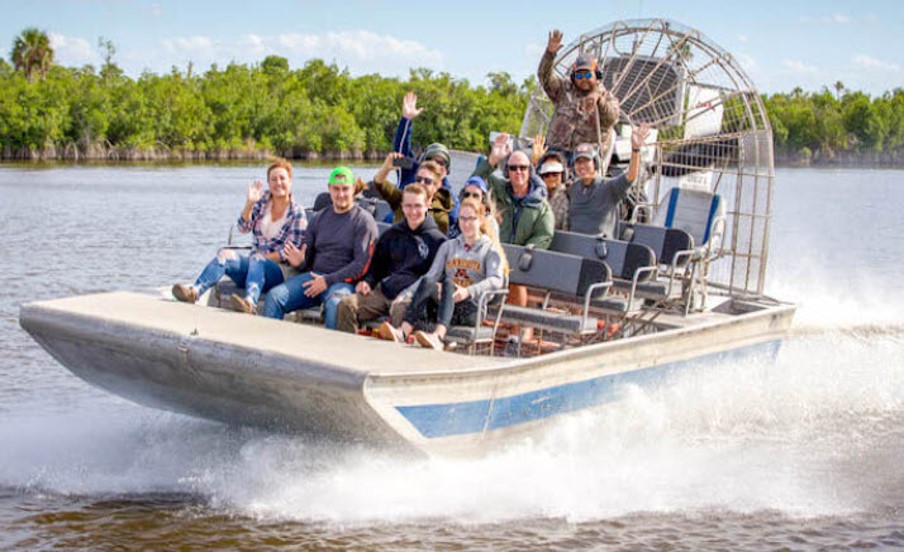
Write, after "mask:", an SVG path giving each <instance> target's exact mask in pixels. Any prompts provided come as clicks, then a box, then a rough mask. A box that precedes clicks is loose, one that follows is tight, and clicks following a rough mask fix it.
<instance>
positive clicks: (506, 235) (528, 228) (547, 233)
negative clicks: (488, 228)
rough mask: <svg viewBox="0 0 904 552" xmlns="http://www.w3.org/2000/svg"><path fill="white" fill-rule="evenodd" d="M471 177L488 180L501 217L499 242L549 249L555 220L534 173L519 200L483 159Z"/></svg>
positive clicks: (540, 183) (508, 185) (543, 190)
mask: <svg viewBox="0 0 904 552" xmlns="http://www.w3.org/2000/svg"><path fill="white" fill-rule="evenodd" d="M474 174H475V175H477V176H480V177H482V178H483V179H484V180H486V181H487V184H488V185H489V187H490V193H492V194H493V199H494V200H495V201H496V210H497V212H498V213H499V216H500V217H501V218H502V220H501V221H500V223H499V241H501V242H502V243H513V244H515V245H531V244H533V246H534V247H536V248H538V249H548V248H549V244H550V243H552V234H553V232H554V231H555V225H556V220H555V216H554V215H553V213H552V209H551V208H550V207H549V202H547V201H546V193H547V192H546V186H545V185H544V184H543V182H542V181H541V180H540V179H539V178H538V177H537V176H536V175H534V174H533V171H531V177H530V187H529V188H528V191H527V195H526V196H524V197H523V198H520V199H517V198H515V194H514V191H513V190H512V184H511V183H510V182H509V181H508V179H505V178H500V177H498V176H496V175H494V174H493V167H491V166H490V163H489V162H488V161H487V160H486V159H481V161H480V163H479V164H478V165H477V168H476V169H474Z"/></svg>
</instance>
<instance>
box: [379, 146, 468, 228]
mask: <svg viewBox="0 0 904 552" xmlns="http://www.w3.org/2000/svg"><path fill="white" fill-rule="evenodd" d="M402 157H404V156H403V155H402V154H401V153H396V152H392V153H390V154H389V155H387V156H386V159H384V160H383V165H381V166H380V169H379V170H378V171H377V173H376V174H375V175H374V179H373V181H372V182H371V184H370V185H369V186H370V187H372V188H373V189H375V190H376V191H377V192H378V193H379V194H380V197H382V198H383V199H384V200H386V202H387V203H389V206H390V207H392V222H393V224H395V223H397V222H400V221H402V220H404V218H405V214H404V213H403V212H402V190H401V189H399V188H398V187H397V186H396V185H395V184H393V183H392V182H390V181H389V178H388V177H389V173H390V172H393V171H395V170H396V167H394V166H393V164H392V163H393V161H394V160H396V159H401V158H402ZM412 182H414V183H417V184H420V185H421V186H423V187H424V189H426V190H427V194H428V197H427V205H429V206H430V208H429V210H428V212H427V214H428V215H430V216H431V217H433V220H434V221H435V222H436V225H437V226H438V227H439V231H440V232H442V233H443V234H448V232H449V221H450V213H451V212H452V210H453V208H454V207H455V202H454V201H453V200H452V194H451V193H450V192H449V190H447V189H445V188H443V187H442V186H443V170H442V168H441V167H440V166H439V165H438V164H437V163H436V162H435V161H424V162H423V163H421V164H420V165H419V166H418V168H417V172H416V173H415V177H414V180H413V181H412Z"/></svg>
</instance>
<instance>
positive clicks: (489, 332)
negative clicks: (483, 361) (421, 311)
mask: <svg viewBox="0 0 904 552" xmlns="http://www.w3.org/2000/svg"><path fill="white" fill-rule="evenodd" d="M494 336H495V331H494V328H493V327H492V326H479V327H478V328H477V329H476V331H475V329H474V328H473V327H472V326H452V327H451V328H448V329H447V330H446V341H455V342H456V343H474V342H475V341H487V342H489V341H492V340H493V337H494Z"/></svg>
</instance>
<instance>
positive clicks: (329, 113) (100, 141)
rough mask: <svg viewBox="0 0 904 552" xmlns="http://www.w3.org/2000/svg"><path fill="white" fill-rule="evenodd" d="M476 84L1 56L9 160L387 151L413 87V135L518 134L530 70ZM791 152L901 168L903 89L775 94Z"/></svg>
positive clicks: (783, 148) (282, 67) (312, 65)
mask: <svg viewBox="0 0 904 552" xmlns="http://www.w3.org/2000/svg"><path fill="white" fill-rule="evenodd" d="M487 77H488V81H487V82H488V84H487V85H472V84H471V83H470V82H468V81H467V80H464V79H456V78H454V77H453V76H452V75H450V74H448V73H435V72H433V71H431V70H429V69H417V70H413V71H411V73H410V75H409V77H408V78H407V79H405V80H402V79H398V78H387V77H382V76H379V75H364V76H360V77H352V76H351V75H349V73H348V71H347V70H344V69H340V68H339V67H337V66H336V65H335V64H327V63H325V62H323V61H322V60H318V59H314V60H311V61H309V62H308V63H307V64H305V66H304V67H302V68H300V69H296V70H292V69H290V68H289V64H288V61H287V60H286V59H285V58H282V57H279V56H269V57H267V58H265V59H264V60H263V61H262V62H260V63H259V64H253V65H245V64H238V63H232V64H230V65H228V66H226V67H225V68H220V67H217V66H216V65H214V66H212V67H211V68H210V69H209V70H208V71H206V72H204V73H203V74H197V73H194V72H193V70H192V68H191V66H189V68H188V69H187V70H186V71H182V70H180V69H177V68H175V67H174V68H173V70H172V71H171V72H170V73H168V74H165V75H157V74H154V73H150V72H146V73H144V74H142V75H141V76H140V77H139V78H138V79H133V78H130V77H128V76H126V75H124V74H123V73H122V71H121V70H120V69H119V68H118V67H117V66H116V65H115V64H113V63H111V62H109V61H108V63H106V64H104V66H103V67H101V69H100V70H99V71H98V70H96V69H95V68H94V67H92V66H85V67H82V68H68V67H62V66H59V65H53V66H51V67H50V68H49V69H48V70H47V72H46V74H44V75H43V78H39V79H32V82H30V80H29V78H27V76H26V74H25V73H24V72H22V71H16V70H14V68H13V67H12V66H11V65H9V64H8V63H6V62H5V61H3V60H0V154H2V156H3V157H4V158H6V159H119V160H141V159H230V158H236V159H238V158H264V157H267V156H270V155H274V154H278V155H283V156H287V157H292V158H307V159H316V158H321V157H325V158H344V157H354V158H362V157H368V158H376V157H378V156H380V155H381V154H382V153H383V152H386V151H389V150H390V149H391V148H392V137H393V133H394V132H395V128H396V125H397V123H398V119H399V115H400V113H401V99H402V96H403V95H404V94H405V92H406V91H408V90H415V91H416V92H417V93H418V96H419V98H418V104H419V105H421V106H424V107H426V108H427V109H426V111H425V112H424V113H423V114H422V115H421V116H420V117H419V118H418V120H417V124H416V125H415V131H414V136H413V140H414V143H418V144H428V143H430V142H435V141H442V142H444V143H446V144H447V145H449V146H450V147H452V148H456V149H464V150H483V149H485V148H486V146H487V143H488V142H487V137H488V135H489V133H490V131H493V130H499V131H507V132H517V131H518V130H519V129H520V127H521V119H522V116H523V113H524V109H525V107H526V105H527V98H528V97H529V95H530V93H531V92H532V91H533V90H534V89H535V87H536V86H537V81H536V78H535V77H533V76H531V77H530V78H528V79H526V80H525V81H524V82H523V83H521V84H520V85H519V84H516V83H515V82H513V80H512V78H511V76H510V75H509V74H508V73H505V72H498V73H490V74H488V75H487ZM764 101H765V103H766V109H767V110H768V112H769V117H770V119H771V121H772V126H773V129H774V132H775V144H776V153H777V157H778V159H779V160H780V161H784V162H792V163H812V162H815V163H826V162H841V163H869V164H874V163H894V164H901V163H904V89H900V88H897V89H895V90H894V91H892V92H887V93H885V94H883V95H881V96H878V97H874V98H872V97H870V96H868V95H867V94H864V93H862V92H854V91H849V90H846V89H845V88H844V86H843V85H842V84H841V83H836V84H835V86H834V90H831V91H830V90H829V89H828V88H824V89H823V91H821V92H816V93H810V92H804V91H802V90H800V89H796V90H794V91H793V92H791V93H780V94H773V95H771V96H764Z"/></svg>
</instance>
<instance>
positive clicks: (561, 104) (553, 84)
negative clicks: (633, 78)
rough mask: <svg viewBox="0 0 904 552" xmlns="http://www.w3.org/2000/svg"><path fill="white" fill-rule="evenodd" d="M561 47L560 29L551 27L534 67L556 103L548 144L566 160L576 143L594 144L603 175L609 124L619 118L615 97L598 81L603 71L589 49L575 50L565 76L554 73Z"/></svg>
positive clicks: (610, 131)
mask: <svg viewBox="0 0 904 552" xmlns="http://www.w3.org/2000/svg"><path fill="white" fill-rule="evenodd" d="M560 49H562V32H561V31H560V30H558V29H554V30H552V31H551V32H550V33H549V40H548V42H547V44H546V51H545V52H544V53H543V57H542V58H541V59H540V67H539V69H537V76H538V77H539V79H540V85H541V86H542V87H543V90H544V91H545V92H546V95H547V96H549V99H550V100H552V103H553V105H555V113H554V114H553V116H552V120H551V121H550V123H549V131H548V133H547V135H546V142H547V145H548V146H549V149H550V150H558V151H562V152H565V154H566V156H567V157H568V162H569V163H572V162H573V159H572V154H573V152H574V150H575V149H576V148H577V146H578V144H582V143H588V142H589V143H592V144H595V146H596V148H597V151H600V152H604V155H603V157H604V158H603V159H602V167H601V169H602V174H604V175H605V170H606V167H608V165H609V159H608V158H607V157H605V152H608V151H609V144H610V143H611V142H612V138H613V134H612V132H613V131H612V127H613V126H615V123H617V122H618V113H619V104H618V99H617V98H616V97H615V96H614V95H613V94H612V93H611V92H609V91H608V90H606V88H605V87H604V86H603V84H602V83H601V82H599V79H600V78H602V73H601V72H600V70H599V67H598V62H597V60H596V59H595V58H594V57H593V56H592V55H591V54H590V53H589V52H581V53H579V54H578V57H577V60H575V63H574V65H572V67H571V73H570V74H569V78H568V79H567V80H566V79H563V78H561V77H559V76H558V75H556V74H555V73H554V71H553V63H554V62H555V59H556V54H557V53H558V52H559V50H560Z"/></svg>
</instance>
